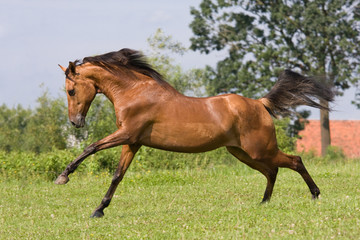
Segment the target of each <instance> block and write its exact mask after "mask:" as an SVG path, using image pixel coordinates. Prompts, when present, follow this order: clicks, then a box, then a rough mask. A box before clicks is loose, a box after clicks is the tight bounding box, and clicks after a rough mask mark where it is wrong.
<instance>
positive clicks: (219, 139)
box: [55, 49, 334, 217]
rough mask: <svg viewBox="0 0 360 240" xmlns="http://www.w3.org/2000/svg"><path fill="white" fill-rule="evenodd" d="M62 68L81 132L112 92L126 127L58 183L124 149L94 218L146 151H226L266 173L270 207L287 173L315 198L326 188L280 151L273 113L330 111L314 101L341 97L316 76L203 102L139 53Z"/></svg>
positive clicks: (293, 76) (287, 74) (294, 76)
mask: <svg viewBox="0 0 360 240" xmlns="http://www.w3.org/2000/svg"><path fill="white" fill-rule="evenodd" d="M59 66H60V68H61V69H62V70H63V71H64V72H65V75H66V80H65V88H66V92H67V100H68V114H69V120H70V122H71V123H72V124H73V125H74V126H75V127H77V128H79V127H83V126H84V124H85V117H86V114H87V111H88V109H89V107H90V104H91V102H92V101H93V99H94V98H95V96H96V94H97V93H102V94H104V95H105V96H106V97H107V98H108V99H109V100H110V101H111V102H112V103H113V105H114V108H115V114H116V125H117V127H118V129H117V130H116V131H115V132H114V133H112V134H110V135H109V136H107V137H105V138H103V139H101V140H99V141H97V142H95V143H93V144H91V145H89V146H88V147H86V148H85V150H84V151H83V152H82V153H81V154H80V155H79V156H78V157H77V158H76V159H75V160H74V161H73V162H71V163H70V164H69V165H68V166H67V167H66V169H65V170H64V171H63V172H62V173H61V174H60V175H59V176H58V178H57V179H56V180H55V183H56V184H66V183H67V182H68V181H69V177H68V175H69V174H70V173H72V172H74V171H75V169H76V168H77V167H78V166H79V164H80V163H81V162H82V161H83V160H84V159H85V158H86V157H88V156H89V155H92V154H94V153H96V152H98V151H101V150H104V149H107V148H112V147H115V146H119V145H122V152H121V157H120V161H119V164H118V167H117V169H116V171H115V174H114V177H113V179H112V182H111V185H110V187H109V189H108V191H107V192H106V194H105V196H104V198H103V199H102V201H101V203H100V205H99V206H98V207H97V208H96V209H95V211H94V212H93V213H92V215H91V217H102V216H104V209H105V208H106V207H107V206H108V205H109V204H110V201H111V199H112V197H113V195H114V192H115V190H116V188H117V186H118V184H119V182H120V181H121V180H122V179H123V177H124V174H125V172H126V170H127V169H128V167H129V165H130V163H131V161H132V159H133V158H134V155H135V154H136V152H137V151H138V150H139V148H140V147H141V146H142V145H144V146H149V147H153V148H158V149H163V150H168V151H175V152H185V153H198V152H205V151H210V150H214V149H216V148H220V147H226V148H227V150H228V151H229V152H230V153H231V154H232V155H233V156H234V157H236V158H237V159H239V160H240V161H241V162H243V163H245V164H247V165H248V166H250V167H251V168H253V169H256V170H258V171H260V172H261V173H262V174H263V175H265V177H266V179H267V185H266V190H265V193H264V197H263V199H262V202H267V201H269V200H270V197H271V194H272V192H273V188H274V183H275V180H276V175H277V173H278V168H279V167H285V168H290V169H293V170H295V171H296V172H298V173H299V174H300V175H301V176H302V178H303V179H304V180H305V182H306V184H307V185H308V187H309V189H310V192H311V194H312V198H313V199H316V198H318V196H319V194H320V190H319V188H318V187H317V186H316V184H315V182H314V181H313V179H312V178H311V176H310V175H309V173H308V171H307V170H306V168H305V166H304V164H303V162H302V160H301V158H300V157H299V156H292V155H288V154H285V153H283V152H281V151H280V150H279V148H278V145H277V141H276V136H275V127H274V123H273V119H272V115H273V116H275V115H277V114H283V113H286V112H289V111H291V110H290V109H291V108H292V107H295V106H298V105H308V106H312V107H315V108H320V109H327V108H326V107H324V106H321V105H320V104H318V103H317V102H315V101H314V98H319V99H324V100H326V101H333V98H334V94H333V92H332V90H331V89H330V88H328V87H327V86H325V85H324V84H322V83H320V82H318V81H316V80H315V79H314V78H313V77H305V76H302V75H300V74H298V73H295V72H292V71H290V70H285V71H284V72H282V73H281V74H280V76H279V79H278V81H277V82H276V83H275V85H274V86H273V88H272V89H271V90H270V92H269V93H267V94H266V95H265V96H264V97H262V98H260V99H257V100H255V99H249V98H245V97H242V96H239V95H236V94H224V95H219V96H214V97H205V98H195V97H188V96H184V95H183V94H181V93H179V92H178V91H176V90H175V89H174V88H173V87H172V86H170V85H169V84H168V83H167V82H166V81H165V80H164V79H163V78H162V76H161V75H160V74H159V73H158V72H157V71H156V70H154V69H153V68H152V67H151V66H150V65H149V64H148V63H147V61H146V59H145V57H144V55H142V54H141V53H140V52H139V51H135V50H131V49H122V50H120V51H116V52H110V53H106V54H103V55H98V56H92V57H86V58H84V59H83V60H82V61H81V62H80V61H79V60H77V61H75V62H69V66H68V67H67V68H65V67H62V66H61V65H59ZM327 110H329V109H327Z"/></svg>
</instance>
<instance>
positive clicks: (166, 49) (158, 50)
mask: <svg viewBox="0 0 360 240" xmlns="http://www.w3.org/2000/svg"><path fill="white" fill-rule="evenodd" d="M148 43H149V46H150V48H151V51H150V57H149V61H150V63H151V64H152V65H153V66H154V68H155V69H156V70H157V71H158V72H160V73H161V74H162V75H163V76H164V78H165V79H166V81H167V82H169V83H170V85H172V86H173V87H174V88H175V89H176V90H178V91H179V92H181V93H190V94H192V95H196V96H201V95H202V92H201V90H200V87H201V86H202V83H201V81H200V79H202V76H203V74H204V70H203V69H190V70H187V71H186V70H184V69H183V68H182V67H181V65H180V64H177V63H176V61H175V60H174V58H172V57H171V55H180V56H182V55H184V54H185V53H186V52H187V51H188V49H187V48H186V47H184V46H183V44H181V43H180V42H178V41H175V40H173V38H172V36H169V35H166V34H165V33H164V32H163V31H162V30H161V29H157V31H156V32H155V34H154V35H152V36H151V37H149V38H148Z"/></svg>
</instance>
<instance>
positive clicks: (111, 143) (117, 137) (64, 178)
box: [55, 129, 130, 184]
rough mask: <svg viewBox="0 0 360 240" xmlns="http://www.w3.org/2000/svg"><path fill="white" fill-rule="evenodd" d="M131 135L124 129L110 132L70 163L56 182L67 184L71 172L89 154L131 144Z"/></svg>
mask: <svg viewBox="0 0 360 240" xmlns="http://www.w3.org/2000/svg"><path fill="white" fill-rule="evenodd" d="M129 139H130V137H129V135H128V134H126V133H125V132H124V130H123V129H119V130H117V131H116V132H114V133H112V134H110V135H109V136H107V137H105V138H103V139H101V140H99V141H97V142H95V143H93V144H91V145H89V146H88V147H87V148H85V150H84V151H83V152H82V153H81V154H80V155H79V156H78V157H77V158H76V159H75V160H74V161H72V162H71V163H69V165H68V166H67V167H66V168H65V170H64V171H63V172H62V173H61V174H60V175H59V176H58V178H57V179H56V180H55V184H66V183H67V182H68V181H69V177H68V176H69V174H70V173H72V172H74V171H75V169H76V168H77V167H78V166H79V165H80V163H82V161H84V160H85V158H87V157H88V156H90V155H92V154H94V153H96V152H98V151H100V150H104V149H107V148H112V147H115V146H119V145H123V144H129V143H130V140H129Z"/></svg>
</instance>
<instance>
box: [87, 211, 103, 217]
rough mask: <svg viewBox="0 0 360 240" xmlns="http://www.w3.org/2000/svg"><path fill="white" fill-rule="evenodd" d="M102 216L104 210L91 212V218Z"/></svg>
mask: <svg viewBox="0 0 360 240" xmlns="http://www.w3.org/2000/svg"><path fill="white" fill-rule="evenodd" d="M103 216H104V212H103V210H95V212H93V214H91V216H90V217H91V218H101V217H103Z"/></svg>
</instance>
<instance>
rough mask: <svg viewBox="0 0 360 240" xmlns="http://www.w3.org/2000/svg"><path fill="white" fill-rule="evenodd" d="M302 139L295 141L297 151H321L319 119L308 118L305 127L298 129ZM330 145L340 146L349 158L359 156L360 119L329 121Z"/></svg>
mask: <svg viewBox="0 0 360 240" xmlns="http://www.w3.org/2000/svg"><path fill="white" fill-rule="evenodd" d="M299 135H300V136H301V137H302V139H298V140H297V142H296V149H297V150H298V151H305V152H307V151H309V150H313V151H315V152H316V153H317V154H318V155H320V153H321V137H320V121H319V120H309V123H308V124H306V126H305V129H304V130H303V131H300V133H299ZM330 136H331V145H332V146H338V147H341V148H342V150H343V151H344V153H345V155H346V156H347V157H350V158H354V157H360V121H353V120H332V121H330Z"/></svg>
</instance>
